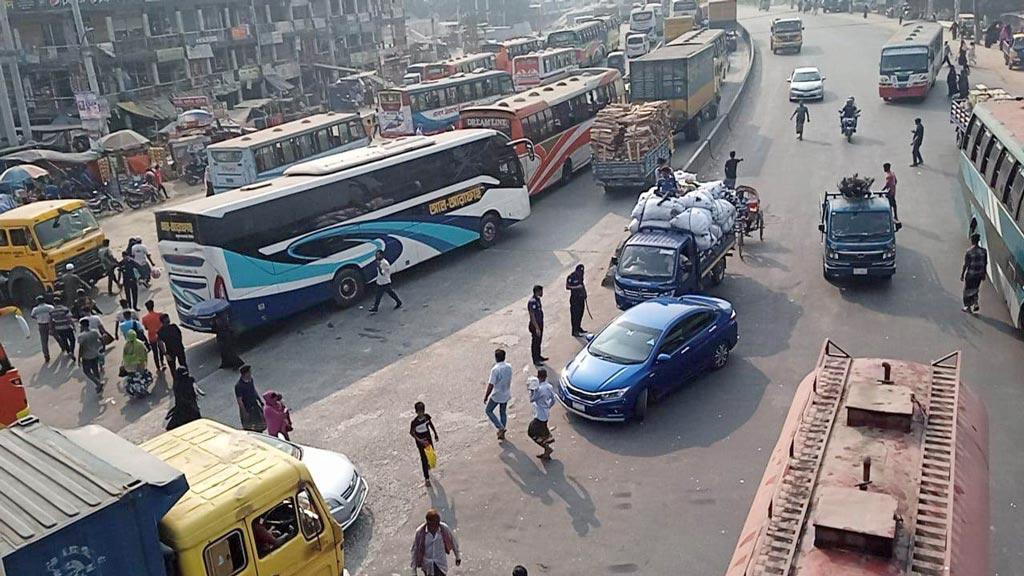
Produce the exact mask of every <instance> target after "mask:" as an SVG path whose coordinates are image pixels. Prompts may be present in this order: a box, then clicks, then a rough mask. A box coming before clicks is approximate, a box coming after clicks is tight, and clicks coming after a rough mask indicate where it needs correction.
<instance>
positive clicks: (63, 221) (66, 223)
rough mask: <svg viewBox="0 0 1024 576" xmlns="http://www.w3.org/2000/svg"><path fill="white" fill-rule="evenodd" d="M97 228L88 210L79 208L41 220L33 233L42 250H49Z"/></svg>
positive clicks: (94, 219)
mask: <svg viewBox="0 0 1024 576" xmlns="http://www.w3.org/2000/svg"><path fill="white" fill-rule="evenodd" d="M99 227H100V226H99V224H97V223H96V218H95V217H93V215H92V212H90V211H89V209H88V208H79V209H77V210H70V211H67V212H63V213H61V214H58V215H57V216H55V217H53V218H50V219H49V220H43V221H42V222H40V223H39V224H36V226H35V231H36V238H38V239H39V244H40V245H42V247H43V250H50V249H52V248H57V247H59V246H61V245H63V244H65V243H67V242H70V241H72V240H75V239H77V238H81V237H82V236H85V234H86V232H89V231H91V230H98V229H99Z"/></svg>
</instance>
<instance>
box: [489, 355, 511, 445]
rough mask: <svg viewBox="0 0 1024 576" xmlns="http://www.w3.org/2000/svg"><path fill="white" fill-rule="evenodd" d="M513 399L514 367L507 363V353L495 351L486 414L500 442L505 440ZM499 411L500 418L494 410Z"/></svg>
mask: <svg viewBox="0 0 1024 576" xmlns="http://www.w3.org/2000/svg"><path fill="white" fill-rule="evenodd" d="M511 399H512V365H511V364H509V363H508V362H505V351H504V350H502V349H501V348H498V349H497V350H495V351H494V366H493V367H491V375H490V377H488V378H487V391H486V392H484V404H486V406H487V407H486V408H484V413H485V414H487V418H489V419H490V421H491V423H492V424H494V427H495V428H497V429H498V440H504V439H505V425H506V424H507V423H508V401H509V400H511ZM495 408H497V409H498V416H495V415H494V409H495Z"/></svg>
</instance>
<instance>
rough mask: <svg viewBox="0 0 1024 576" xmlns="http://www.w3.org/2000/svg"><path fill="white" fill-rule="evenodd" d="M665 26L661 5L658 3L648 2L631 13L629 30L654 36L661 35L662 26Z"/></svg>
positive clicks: (652, 37)
mask: <svg viewBox="0 0 1024 576" xmlns="http://www.w3.org/2000/svg"><path fill="white" fill-rule="evenodd" d="M662 26H664V22H663V19H662V12H661V6H659V5H658V4H646V5H644V6H643V7H642V8H634V9H633V11H632V12H630V13H629V31H630V32H640V33H642V34H647V35H648V36H650V37H651V39H652V42H653V40H654V38H656V37H658V36H660V35H661V27H662Z"/></svg>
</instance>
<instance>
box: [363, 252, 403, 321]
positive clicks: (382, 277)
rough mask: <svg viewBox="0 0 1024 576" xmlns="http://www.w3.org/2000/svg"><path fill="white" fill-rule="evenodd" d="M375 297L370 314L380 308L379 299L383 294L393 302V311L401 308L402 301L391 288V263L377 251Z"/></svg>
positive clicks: (382, 253)
mask: <svg viewBox="0 0 1024 576" xmlns="http://www.w3.org/2000/svg"><path fill="white" fill-rule="evenodd" d="M376 262H377V296H376V297H375V298H374V300H373V308H370V312H376V311H377V309H378V308H379V307H380V299H381V298H383V297H384V294H387V295H388V296H391V299H392V300H394V301H395V310H398V309H399V308H401V307H402V300H401V299H400V298H399V297H398V294H395V289H394V288H392V287H391V263H390V262H388V259H387V258H385V257H384V251H383V250H377V260H376Z"/></svg>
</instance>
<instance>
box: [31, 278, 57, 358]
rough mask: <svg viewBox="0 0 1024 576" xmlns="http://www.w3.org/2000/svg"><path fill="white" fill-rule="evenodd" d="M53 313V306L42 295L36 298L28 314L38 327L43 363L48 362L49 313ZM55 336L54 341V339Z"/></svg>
mask: <svg viewBox="0 0 1024 576" xmlns="http://www.w3.org/2000/svg"><path fill="white" fill-rule="evenodd" d="M51 312H53V304H50V303H48V302H47V301H46V297H45V296H43V295H41V294H40V295H39V296H36V305H35V307H34V308H32V311H31V312H29V316H31V317H32V319H33V320H35V321H36V325H37V326H38V327H39V345H40V347H42V349H43V362H49V361H50V333H51V330H50V313H51ZM56 338H57V336H56V334H55V335H54V339H56Z"/></svg>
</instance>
